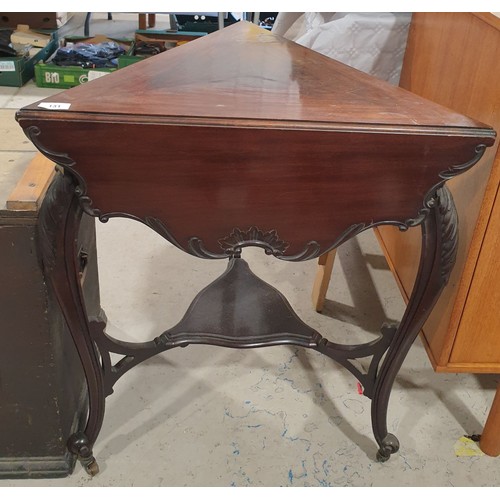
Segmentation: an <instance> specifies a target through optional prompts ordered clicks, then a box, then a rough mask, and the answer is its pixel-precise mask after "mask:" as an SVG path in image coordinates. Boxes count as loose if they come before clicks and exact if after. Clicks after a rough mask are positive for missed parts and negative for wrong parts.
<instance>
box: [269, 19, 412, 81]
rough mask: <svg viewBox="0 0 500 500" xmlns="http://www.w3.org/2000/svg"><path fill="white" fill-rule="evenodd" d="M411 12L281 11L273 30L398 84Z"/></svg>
mask: <svg viewBox="0 0 500 500" xmlns="http://www.w3.org/2000/svg"><path fill="white" fill-rule="evenodd" d="M410 21H411V13H393V12H382V13H376V12H369V13H360V12H304V13H302V12H280V13H279V14H278V16H277V18H276V21H275V23H274V26H273V32H274V33H276V34H278V35H281V36H284V37H285V38H288V39H289V40H293V41H295V42H296V43H299V44H300V45H303V46H305V47H308V48H310V49H313V50H315V51H317V52H320V53H321V54H324V55H325V56H328V57H331V58H332V59H336V60H337V61H340V62H343V63H344V64H347V65H349V66H352V67H353V68H356V69H359V70H361V71H364V72H365V73H369V74H371V75H373V76H376V77H377V78H380V79H382V80H386V81H388V82H389V83H392V84H394V85H397V84H398V83H399V77H400V74H401V67H402V65H403V57H404V52H405V49H406V40H407V37H408V28H409V26H410Z"/></svg>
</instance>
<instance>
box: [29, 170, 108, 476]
mask: <svg viewBox="0 0 500 500" xmlns="http://www.w3.org/2000/svg"><path fill="white" fill-rule="evenodd" d="M81 218H82V209H81V207H80V205H79V203H78V198H77V196H76V194H75V184H74V182H73V179H72V178H71V177H70V176H69V175H67V174H66V175H62V174H59V175H58V176H57V177H56V179H55V181H54V183H53V184H52V185H51V187H50V189H49V191H48V193H47V195H46V197H45V200H44V203H43V205H42V208H41V211H40V219H39V235H38V236H39V238H40V242H41V248H42V262H43V268H44V273H45V276H46V277H47V280H48V282H49V284H50V286H51V287H52V288H53V290H54V294H55V297H56V299H57V302H58V304H59V307H60V308H61V311H62V313H63V316H64V319H65V321H66V324H67V326H68V330H69V331H70V333H71V336H72V338H73V341H74V342H75V345H76V348H77V351H78V355H79V357H80V360H81V362H82V366H83V370H84V373H85V379H86V382H87V388H88V401H89V408H88V417H87V423H86V426H85V429H84V430H83V431H82V432H77V433H75V434H74V435H72V436H70V438H69V440H68V448H69V450H70V451H71V452H72V453H75V454H76V455H77V456H78V458H79V459H80V460H81V461H82V465H83V466H84V467H85V470H86V471H87V472H88V473H89V474H91V475H94V474H96V473H97V471H98V467H97V464H96V462H95V459H94V457H93V455H92V446H93V444H94V442H95V440H96V439H97V435H98V433H99V430H100V428H101V425H102V421H103V418H104V390H103V381H102V371H101V367H100V363H99V357H98V354H97V352H96V349H95V347H94V343H93V341H92V339H91V335H90V330H89V322H88V318H87V312H86V308H85V303H84V299H83V292H82V287H81V282H80V274H79V271H80V262H79V257H78V253H77V251H78V249H77V239H78V230H79V227H80V221H81Z"/></svg>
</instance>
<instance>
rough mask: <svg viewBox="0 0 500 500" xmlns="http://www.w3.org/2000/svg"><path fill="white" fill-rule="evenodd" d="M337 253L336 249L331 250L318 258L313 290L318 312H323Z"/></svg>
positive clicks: (314, 303)
mask: <svg viewBox="0 0 500 500" xmlns="http://www.w3.org/2000/svg"><path fill="white" fill-rule="evenodd" d="M336 253H337V251H336V250H330V251H329V252H328V253H325V254H323V255H322V256H321V257H320V258H319V259H318V269H317V271H316V278H315V280H314V285H313V291H312V300H313V306H314V309H315V311H317V312H321V311H322V310H323V305H324V304H325V298H326V292H327V291H328V284H329V283H330V278H331V276H332V270H333V263H334V262H335V254H336Z"/></svg>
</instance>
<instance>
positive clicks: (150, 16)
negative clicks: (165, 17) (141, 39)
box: [148, 14, 156, 28]
mask: <svg viewBox="0 0 500 500" xmlns="http://www.w3.org/2000/svg"><path fill="white" fill-rule="evenodd" d="M155 25H156V14H148V28H154V27H155Z"/></svg>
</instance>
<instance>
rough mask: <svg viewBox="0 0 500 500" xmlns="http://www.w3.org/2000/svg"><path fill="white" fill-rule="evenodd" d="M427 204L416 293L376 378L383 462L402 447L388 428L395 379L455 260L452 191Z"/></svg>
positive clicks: (376, 425)
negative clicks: (389, 406) (427, 209)
mask: <svg viewBox="0 0 500 500" xmlns="http://www.w3.org/2000/svg"><path fill="white" fill-rule="evenodd" d="M428 207H429V208H430V211H429V213H428V214H427V216H426V218H425V219H424V221H423V222H422V226H421V228H422V251H421V256H420V266H419V270H418V274H417V278H416V281H415V285H414V288H413V292H412V295H411V297H410V301H409V302H408V306H407V308H406V311H405V314H404V316H403V319H402V321H401V324H400V325H399V328H398V330H397V331H396V333H395V335H394V338H393V340H392V342H391V344H390V346H389V349H388V350H387V354H386V356H385V358H384V360H383V363H382V365H381V366H380V369H379V372H378V374H377V377H376V381H375V387H374V393H373V398H372V426H373V433H374V435H375V439H376V440H377V443H378V445H379V446H380V449H379V451H378V453H377V459H378V460H379V461H381V462H385V461H386V460H388V459H389V457H390V455H391V454H392V453H395V452H396V451H398V449H399V442H398V440H397V438H396V437H395V436H393V435H392V434H390V433H388V431H387V409H388V405H389V397H390V393H391V389H392V385H393V383H394V379H395V377H396V374H397V373H398V371H399V369H400V368H401V365H402V364H403V361H404V359H405V357H406V355H407V353H408V351H409V349H410V347H411V345H412V344H413V342H414V341H415V339H416V337H417V335H418V333H419V332H420V330H421V329H422V327H423V325H424V323H425V321H426V319H427V317H428V316H429V313H430V312H431V310H432V308H433V306H434V304H435V303H436V301H437V299H438V298H439V295H440V294H441V291H442V290H443V288H444V286H445V285H446V283H447V282H448V278H449V276H450V273H451V270H452V268H453V265H454V263H455V257H456V252H457V243H458V224H457V223H458V219H457V212H456V209H455V205H454V203H453V198H452V197H451V193H450V192H449V191H448V189H447V188H446V187H442V188H441V189H439V190H438V191H437V192H436V195H435V196H434V197H433V198H431V199H430V200H429V202H428Z"/></svg>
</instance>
